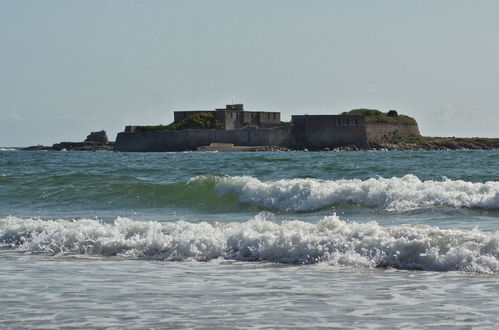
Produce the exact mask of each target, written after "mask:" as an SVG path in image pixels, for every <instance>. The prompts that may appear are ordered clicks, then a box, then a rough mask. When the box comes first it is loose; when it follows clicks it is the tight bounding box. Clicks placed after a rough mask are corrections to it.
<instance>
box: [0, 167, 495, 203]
mask: <svg viewBox="0 0 499 330" xmlns="http://www.w3.org/2000/svg"><path fill="white" fill-rule="evenodd" d="M8 178H9V180H10V181H9V182H10V183H9V184H8V185H7V184H6V185H5V186H4V187H3V190H2V191H1V192H0V197H2V198H4V200H5V201H8V200H12V201H15V202H16V203H24V204H25V205H26V206H27V207H31V206H32V205H33V203H37V207H40V208H41V207H43V208H48V207H51V206H54V207H60V206H61V205H70V206H73V207H77V206H82V207H85V208H87V207H92V208H93V209H116V208H119V209H144V208H165V207H167V208H168V207H181V208H186V209H200V210H203V211H204V212H215V213H217V212H247V211H250V212H257V211H262V210H266V211H279V212H314V211H317V210H321V209H326V208H331V207H335V206H338V205H344V204H350V205H351V204H353V205H358V206H364V207H370V208H376V209H379V210H382V211H388V212H405V211H410V210H417V209H427V208H433V207H452V208H483V209H498V208H499V182H497V181H489V182H485V183H479V182H468V181H462V180H450V179H443V180H442V181H433V180H427V181H422V180H420V179H419V178H418V177H416V176H414V175H412V174H408V175H405V176H403V177H393V178H371V179H367V180H360V179H349V180H319V179H311V178H306V179H284V180H277V181H261V180H259V179H257V178H254V177H250V176H225V175H219V176H215V175H212V176H197V177H194V178H192V179H190V180H188V181H187V182H186V181H183V182H174V183H156V182H154V183H153V182H149V180H148V179H143V180H141V179H138V178H135V177H133V176H127V175H120V176H116V175H115V174H113V175H109V174H83V173H73V174H64V175H47V176H38V175H37V176H22V177H20V176H16V175H13V176H12V175H9V176H8ZM19 187H29V189H27V188H26V189H20V188H19Z"/></svg>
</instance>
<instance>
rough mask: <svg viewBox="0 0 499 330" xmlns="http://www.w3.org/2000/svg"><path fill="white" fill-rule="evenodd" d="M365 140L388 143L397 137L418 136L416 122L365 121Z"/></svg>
mask: <svg viewBox="0 0 499 330" xmlns="http://www.w3.org/2000/svg"><path fill="white" fill-rule="evenodd" d="M366 133H367V140H368V141H369V142H371V143H373V142H374V143H389V142H393V140H394V139H397V138H399V137H407V136H419V128H418V125H417V124H406V123H367V124H366Z"/></svg>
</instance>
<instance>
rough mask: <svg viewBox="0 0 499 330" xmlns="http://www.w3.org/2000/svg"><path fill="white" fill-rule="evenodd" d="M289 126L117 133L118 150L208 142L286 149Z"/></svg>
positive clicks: (179, 148) (167, 148) (180, 147)
mask: <svg viewBox="0 0 499 330" xmlns="http://www.w3.org/2000/svg"><path fill="white" fill-rule="evenodd" d="M291 130H292V127H291V126H285V127H279V128H270V129H238V130H228V131H224V130H208V129H189V130H183V131H178V132H135V133H118V136H117V137H116V149H117V150H119V151H151V152H154V151H182V150H189V149H190V150H192V149H196V148H197V147H201V146H208V145H210V143H232V144H234V145H238V146H274V145H277V146H288V145H289V143H290V142H289V141H290V140H291Z"/></svg>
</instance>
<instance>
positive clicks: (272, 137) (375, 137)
mask: <svg viewBox="0 0 499 330" xmlns="http://www.w3.org/2000/svg"><path fill="white" fill-rule="evenodd" d="M199 112H207V111H199ZM194 113H197V112H192V111H184V112H175V121H176V122H178V121H181V120H183V119H185V118H186V117H187V116H189V115H192V114H194ZM213 113H214V114H215V115H216V116H217V118H219V120H220V121H221V122H222V123H223V125H224V129H222V130H213V129H186V130H181V131H169V132H168V131H166V132H137V131H135V128H134V126H127V127H126V128H125V132H122V133H119V134H118V136H117V137H116V149H117V150H119V151H181V150H196V149H197V148H199V147H205V146H209V145H210V144H212V143H228V144H234V145H235V146H277V147H285V148H293V149H305V148H306V149H309V150H320V149H331V148H336V147H341V146H357V147H362V148H368V147H369V144H370V143H374V144H381V143H387V142H390V139H393V138H396V137H405V136H411V135H415V136H419V130H418V126H417V124H407V123H390V124H385V123H375V124H374V123H366V122H365V117H364V116H359V115H299V116H292V121H291V123H286V124H281V122H280V113H276V112H254V111H252V112H251V111H248V112H247V111H244V109H243V105H242V104H241V105H228V106H227V107H226V108H225V109H215V111H213ZM251 125H254V127H253V126H252V128H244V127H245V126H246V127H248V126H251ZM255 127H256V128H255Z"/></svg>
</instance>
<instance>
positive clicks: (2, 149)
mask: <svg viewBox="0 0 499 330" xmlns="http://www.w3.org/2000/svg"><path fill="white" fill-rule="evenodd" d="M16 150H17V149H15V148H1V147H0V151H16Z"/></svg>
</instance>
